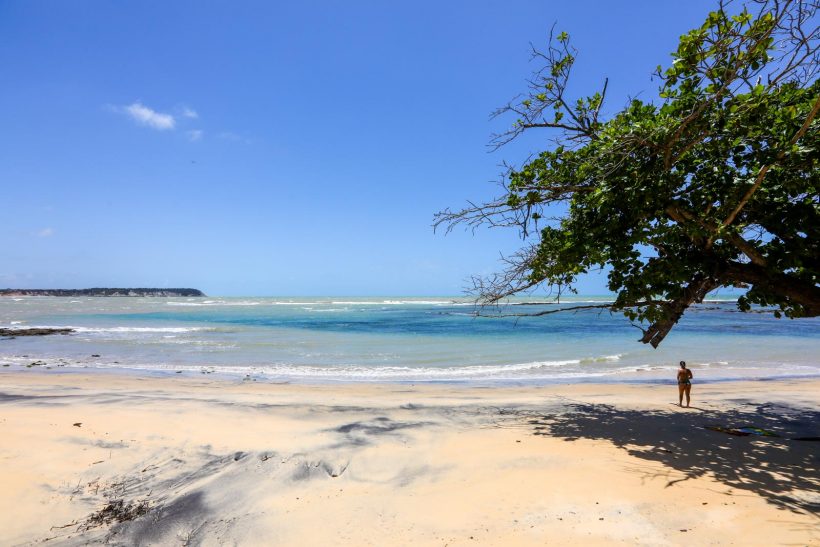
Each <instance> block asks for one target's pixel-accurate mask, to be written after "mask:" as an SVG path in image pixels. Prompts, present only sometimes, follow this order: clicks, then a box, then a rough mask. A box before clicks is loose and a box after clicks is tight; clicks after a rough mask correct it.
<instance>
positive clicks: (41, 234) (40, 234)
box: [37, 228, 54, 237]
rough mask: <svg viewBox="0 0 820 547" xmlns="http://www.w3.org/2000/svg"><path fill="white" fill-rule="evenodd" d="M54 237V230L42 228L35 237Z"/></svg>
mask: <svg viewBox="0 0 820 547" xmlns="http://www.w3.org/2000/svg"><path fill="white" fill-rule="evenodd" d="M53 235H54V228H43V229H42V230H40V231H38V232H37V237H51V236H53Z"/></svg>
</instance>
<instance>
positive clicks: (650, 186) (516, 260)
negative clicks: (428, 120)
mask: <svg viewBox="0 0 820 547" xmlns="http://www.w3.org/2000/svg"><path fill="white" fill-rule="evenodd" d="M732 7H733V5H732V4H731V3H730V2H725V3H724V2H722V3H721V4H720V5H719V7H718V9H717V10H716V11H714V12H712V13H710V14H709V15H708V17H707V18H706V21H705V22H704V24H703V25H702V26H701V27H700V28H696V29H694V30H692V31H690V32H688V33H687V34H685V35H683V36H682V37H681V38H680V43H679V46H678V49H677V51H676V52H675V53H674V54H673V61H672V64H671V66H670V67H669V68H667V69H666V70H663V69H662V68H661V67H658V70H657V74H656V75H657V77H658V78H659V79H660V82H661V87H660V89H659V93H658V98H657V100H656V101H654V102H650V101H643V100H638V99H632V100H631V101H630V102H629V103H628V104H627V106H626V107H624V108H623V109H621V110H620V111H618V112H617V113H615V114H614V115H613V116H611V117H609V119H604V116H603V115H602V107H603V105H604V102H605V98H606V90H607V84H606V82H605V83H604V85H603V86H602V88H601V90H600V91H597V92H595V93H593V94H591V95H589V96H586V97H581V98H579V99H577V100H574V101H573V100H571V99H570V98H569V97H568V92H567V87H568V82H569V79H570V74H571V70H572V68H573V65H574V63H575V59H576V54H577V53H576V51H575V49H574V48H573V47H572V46H571V45H570V39H569V36H568V35H567V34H566V33H564V32H562V33H560V34H558V35H557V36H554V37H553V36H551V38H550V43H549V48H548V49H547V51H545V52H540V51H534V54H533V56H534V58H535V59H536V60H537V61H538V62H539V63H540V64H541V68H540V69H539V70H537V71H536V72H535V73H534V74H533V77H532V78H531V80H530V81H529V82H528V83H529V90H528V93H527V94H526V95H525V96H524V97H523V98H522V97H518V98H516V99H515V100H514V101H513V102H511V103H509V104H508V105H506V106H505V107H503V108H501V109H500V110H499V111H497V112H496V115H509V114H512V115H514V116H515V118H516V119H515V122H514V123H513V125H512V127H511V128H510V129H509V130H508V131H506V132H504V133H502V134H500V135H496V136H494V137H493V140H492V143H491V144H492V146H494V147H496V148H497V147H500V146H503V145H504V144H506V143H508V142H509V141H511V140H513V139H515V138H516V137H518V136H519V135H521V134H522V133H524V132H529V131H530V130H534V129H536V128H546V129H548V130H552V131H553V133H556V132H557V133H558V134H557V136H555V135H553V137H554V139H553V141H552V142H553V143H554V144H553V146H551V147H550V148H549V149H547V150H545V151H543V152H541V153H540V154H538V155H537V156H534V157H532V158H531V159H530V160H529V161H527V162H526V163H525V164H524V165H521V166H520V167H513V168H510V169H509V171H508V173H507V175H506V177H505V181H504V189H505V193H504V195H503V196H502V197H501V198H499V199H498V200H495V201H492V202H490V203H485V204H482V205H478V206H470V207H469V208H466V209H464V210H461V211H456V212H453V211H450V210H446V211H444V212H442V213H439V214H438V215H437V217H436V226H440V225H445V226H447V229H448V230H450V229H452V228H453V227H454V226H456V225H458V224H460V223H465V224H467V225H468V226H472V227H475V226H478V225H490V226H513V227H517V228H518V229H520V230H521V233H522V235H523V237H524V240H525V247H524V248H523V249H521V250H520V251H519V252H518V253H516V254H515V255H513V256H512V257H508V258H507V269H506V270H505V271H503V272H501V273H499V274H496V275H495V276H492V277H490V278H486V279H476V280H475V281H476V286H475V289H476V292H477V293H478V296H479V299H480V300H481V301H482V302H485V303H493V302H498V301H499V300H501V299H503V298H505V297H507V296H510V295H513V294H516V293H520V292H523V291H527V290H531V289H533V288H536V287H539V286H544V285H548V286H550V287H553V288H555V289H556V290H557V293H558V295H559V296H560V295H561V294H563V293H564V292H565V291H567V290H569V291H573V285H574V283H575V282H576V280H577V279H578V276H579V275H581V274H583V273H585V272H588V271H590V270H593V269H598V268H602V267H604V266H609V268H610V271H609V274H608V286H609V289H610V290H611V291H613V292H614V293H616V294H617V298H616V300H615V303H614V304H613V305H611V306H610V307H611V308H612V309H616V310H621V311H623V312H624V314H625V315H626V316H628V317H629V318H630V319H631V320H633V321H640V322H642V323H648V326H647V328H642V330H643V333H644V335H643V337H642V338H641V341H642V342H644V343H651V344H652V345H653V346H655V347H657V345H658V344H659V343H660V342H661V341H662V340H663V339H664V337H665V336H666V335H667V334H668V332H669V331H670V330H671V328H672V327H673V326H674V325H675V323H677V321H678V320H679V319H680V317H681V316H682V314H683V313H684V311H685V310H686V309H687V308H688V307H689V306H690V305H691V304H693V303H697V302H700V301H702V300H703V298H704V297H705V296H706V295H707V294H708V293H709V292H710V291H713V290H715V289H717V288H719V287H726V286H740V287H747V288H749V290H748V291H747V292H746V293H745V296H743V297H742V298H741V299H740V300H739V302H738V306H739V308H740V309H742V310H749V308H750V306H751V305H753V304H759V305H765V306H773V307H775V312H774V313H775V314H776V315H777V316H780V314H781V313H782V314H785V315H786V316H787V317H804V316H817V315H820V288H818V272H819V271H820V244H818V235H820V169H818V165H820V146H818V143H819V142H820V141H819V140H818V137H820V123H818V121H817V120H818V110H820V82H818V79H817V75H818V70H820V68H819V65H818V40H820V30H818V25H817V9H818V5H817V3H816V0H815V1H799V0H793V1H777V0H757V1H754V2H751V3H750V4H746V5H743V6H738V7H737V10H736V13H734V14H732V12H731V10H730V8H732ZM556 204H562V205H563V206H564V207H563V208H562V213H561V214H560V215H558V216H555V217H550V216H549V214H550V213H551V212H552V211H554V210H555V209H556V207H553V206H554V205H556Z"/></svg>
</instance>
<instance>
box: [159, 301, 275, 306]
mask: <svg viewBox="0 0 820 547" xmlns="http://www.w3.org/2000/svg"><path fill="white" fill-rule="evenodd" d="M165 304H166V305H168V306H189V307H202V306H259V305H261V304H262V302H258V301H255V300H240V301H237V302H226V301H224V300H205V301H203V302H175V301H174V302H166V303H165Z"/></svg>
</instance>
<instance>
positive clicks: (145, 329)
mask: <svg viewBox="0 0 820 547" xmlns="http://www.w3.org/2000/svg"><path fill="white" fill-rule="evenodd" d="M12 328H14V327H12ZM17 328H18V329H23V328H26V329H29V328H38V329H72V330H74V331H75V332H81V333H92V332H93V333H101V332H112V333H128V332H144V333H162V332H176V333H181V332H197V331H213V330H217V329H213V328H206V327H76V326H72V325H59V326H55V325H37V326H31V327H30V326H26V327H17Z"/></svg>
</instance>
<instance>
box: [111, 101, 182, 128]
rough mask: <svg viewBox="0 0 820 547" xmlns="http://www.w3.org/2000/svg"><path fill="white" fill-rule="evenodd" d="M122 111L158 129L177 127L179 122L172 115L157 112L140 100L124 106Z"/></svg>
mask: <svg viewBox="0 0 820 547" xmlns="http://www.w3.org/2000/svg"><path fill="white" fill-rule="evenodd" d="M122 111H123V112H125V113H126V114H128V115H129V116H130V117H131V119H133V120H134V121H135V122H137V123H138V124H140V125H145V126H147V127H150V128H152V129H157V130H158V131H166V130H168V129H174V127H176V123H177V122H176V120H175V119H174V117H173V116H172V115H170V114H164V113H162V112H157V111H156V110H154V109H152V108H149V107H147V106H145V105H144V104H142V103H141V102H139V101H137V102H135V103H133V104H130V105H128V106H126V107H124V108H123V109H122Z"/></svg>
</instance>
